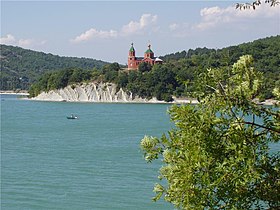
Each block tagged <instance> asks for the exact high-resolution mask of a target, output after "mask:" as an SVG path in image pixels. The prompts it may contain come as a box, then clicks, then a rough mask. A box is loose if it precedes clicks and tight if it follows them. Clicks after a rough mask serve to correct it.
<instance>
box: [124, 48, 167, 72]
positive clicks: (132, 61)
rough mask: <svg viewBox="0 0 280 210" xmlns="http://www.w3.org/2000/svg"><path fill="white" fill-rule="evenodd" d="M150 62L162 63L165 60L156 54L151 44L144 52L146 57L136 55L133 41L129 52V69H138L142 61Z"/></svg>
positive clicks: (152, 63)
mask: <svg viewBox="0 0 280 210" xmlns="http://www.w3.org/2000/svg"><path fill="white" fill-rule="evenodd" d="M143 62H145V63H149V64H151V66H153V65H154V64H156V63H162V62H163V61H162V60H161V59H160V58H157V57H155V56H154V52H153V51H152V50H151V45H150V44H149V45H148V49H147V50H146V52H145V53H144V57H136V56H135V49H134V47H133V43H131V47H130V49H129V52H128V63H127V65H128V69H129V70H132V69H134V70H137V69H138V66H139V64H140V63H143Z"/></svg>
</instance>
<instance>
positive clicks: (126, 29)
mask: <svg viewBox="0 0 280 210" xmlns="http://www.w3.org/2000/svg"><path fill="white" fill-rule="evenodd" d="M157 19H158V17H157V15H151V14H143V15H142V16H141V17H140V19H139V21H130V22H129V23H128V24H126V25H124V26H123V27H121V29H120V30H113V29H111V30H109V31H103V30H98V29H96V28H91V29H89V30H87V31H85V32H84V33H82V34H80V35H78V36H77V37H75V38H74V39H71V40H70V41H71V42H72V43H80V42H86V41H89V40H93V39H106V38H116V37H118V36H128V35H132V34H141V33H142V32H144V31H146V30H148V29H150V31H152V32H156V31H158V30H159V27H158V26H156V22H157Z"/></svg>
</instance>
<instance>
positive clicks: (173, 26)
mask: <svg viewBox="0 0 280 210" xmlns="http://www.w3.org/2000/svg"><path fill="white" fill-rule="evenodd" d="M178 28H179V24H178V23H172V24H170V25H169V29H170V31H175V30H176V29H178Z"/></svg>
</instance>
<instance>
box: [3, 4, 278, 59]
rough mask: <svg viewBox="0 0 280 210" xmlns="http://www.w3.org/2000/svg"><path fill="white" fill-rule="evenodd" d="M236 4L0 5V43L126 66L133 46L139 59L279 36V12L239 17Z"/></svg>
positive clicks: (262, 9)
mask: <svg viewBox="0 0 280 210" xmlns="http://www.w3.org/2000/svg"><path fill="white" fill-rule="evenodd" d="M240 1H241V2H242V0H240ZM240 1H238V0H236V1H229V0H223V1H211V0H204V1H198V0H194V1H190V0H189V1H182V0H181V1H133V0H132V1H117V0H115V1H89V0H88V1H65V0H64V1H63V0H62V1H13V0H9V1H8V0H2V1H1V39H0V41H1V44H6V45H13V46H19V47H22V48H25V49H32V50H36V51H42V52H45V53H51V54H55V55H60V56H74V57H86V58H94V59H98V60H103V61H108V62H118V63H120V64H126V63H127V56H128V51H129V49H130V46H131V43H132V42H133V44H134V48H135V51H136V55H137V56H144V52H145V51H146V50H147V49H148V47H147V46H148V45H149V44H151V49H152V50H153V52H154V54H155V56H163V55H166V54H170V53H175V52H180V51H183V50H186V51H187V50H188V49H195V48H197V47H207V48H214V49H219V48H223V47H228V46H233V45H237V44H241V43H245V42H250V41H254V40H256V39H259V38H265V37H269V36H275V35H279V34H280V6H277V7H269V6H268V5H267V4H264V3H263V4H262V5H261V6H260V7H258V8H257V9H256V10H252V9H251V10H242V11H240V10H238V9H235V4H236V2H240ZM244 1H245V0H244ZM248 1H250V0H247V1H246V2H248Z"/></svg>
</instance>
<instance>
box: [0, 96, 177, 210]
mask: <svg viewBox="0 0 280 210" xmlns="http://www.w3.org/2000/svg"><path fill="white" fill-rule="evenodd" d="M168 108H169V105H162V104H161V105H160V104H102V103H99V104H96V103H64V102H38V101H29V100H17V99H16V96H11V95H1V209H5V210H9V209H11V210H12V209H28V210H32V209H67V210H69V209H75V210H77V209H83V210H84V209H108V210H109V209H120V210H126V209H129V210H131V209H139V210H140V209H155V210H156V209H161V210H165V209H173V206H172V205H170V204H168V203H166V202H164V201H160V202H156V203H155V202H153V201H152V197H153V196H154V193H153V186H154V183H155V182H157V176H158V169H159V167H160V161H158V163H156V164H147V163H146V162H145V160H144V158H143V154H142V152H141V150H140V146H139V145H140V141H141V139H142V138H143V137H144V135H153V136H161V134H162V133H164V132H167V131H168V130H169V129H170V128H171V125H172V124H171V123H170V121H169V116H168V114H167V110H168ZM71 113H73V114H77V115H78V117H79V119H77V120H69V119H67V118H66V117H67V116H69V115H71Z"/></svg>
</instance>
